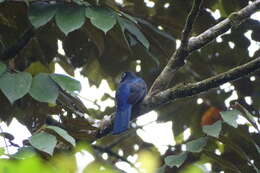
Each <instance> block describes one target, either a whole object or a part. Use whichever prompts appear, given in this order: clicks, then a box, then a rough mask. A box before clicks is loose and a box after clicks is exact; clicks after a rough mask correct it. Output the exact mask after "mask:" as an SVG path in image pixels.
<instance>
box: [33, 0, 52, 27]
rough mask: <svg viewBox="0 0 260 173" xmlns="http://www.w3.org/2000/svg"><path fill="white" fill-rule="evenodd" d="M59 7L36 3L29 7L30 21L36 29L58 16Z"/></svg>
mask: <svg viewBox="0 0 260 173" xmlns="http://www.w3.org/2000/svg"><path fill="white" fill-rule="evenodd" d="M56 11H57V5H56V4H49V3H46V2H35V3H32V4H31V5H30V7H29V12H28V16H29V20H30V21H31V23H32V25H33V26H34V27H35V28H39V27H40V26H42V25H45V24H46V23H48V22H49V21H50V20H51V19H52V18H53V16H54V15H55V14H56Z"/></svg>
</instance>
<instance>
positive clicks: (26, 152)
mask: <svg viewBox="0 0 260 173" xmlns="http://www.w3.org/2000/svg"><path fill="white" fill-rule="evenodd" d="M33 156H36V151H35V149H34V148H33V147H22V148H19V150H18V151H17V152H16V153H15V154H13V155H11V157H12V158H15V159H25V158H29V157H33Z"/></svg>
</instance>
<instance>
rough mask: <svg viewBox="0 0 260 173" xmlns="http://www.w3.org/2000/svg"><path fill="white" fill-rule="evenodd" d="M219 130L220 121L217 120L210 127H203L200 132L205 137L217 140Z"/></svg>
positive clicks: (220, 126)
mask: <svg viewBox="0 0 260 173" xmlns="http://www.w3.org/2000/svg"><path fill="white" fill-rule="evenodd" d="M221 128H222V121H221V120H219V121H217V122H215V123H214V124H212V125H205V126H203V127H202V130H203V132H204V133H206V134H207V135H209V136H213V137H216V138H218V136H219V134H220V131H221Z"/></svg>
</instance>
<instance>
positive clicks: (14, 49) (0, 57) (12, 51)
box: [0, 27, 34, 61]
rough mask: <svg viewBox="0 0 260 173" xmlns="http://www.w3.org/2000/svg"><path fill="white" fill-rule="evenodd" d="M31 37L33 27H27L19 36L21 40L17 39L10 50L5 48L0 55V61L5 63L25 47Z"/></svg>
mask: <svg viewBox="0 0 260 173" xmlns="http://www.w3.org/2000/svg"><path fill="white" fill-rule="evenodd" d="M33 36H34V29H33V27H29V28H28V29H27V30H26V31H25V32H24V34H23V35H22V36H21V38H20V39H18V41H17V43H16V44H14V45H13V46H11V47H10V48H7V49H6V50H5V51H4V52H3V53H2V54H1V55H0V60H2V61H6V60H9V59H11V58H13V57H14V56H16V55H17V54H18V53H19V52H20V51H21V50H22V49H23V48H24V47H25V46H26V45H27V43H28V42H29V41H30V40H31V39H32V37H33Z"/></svg>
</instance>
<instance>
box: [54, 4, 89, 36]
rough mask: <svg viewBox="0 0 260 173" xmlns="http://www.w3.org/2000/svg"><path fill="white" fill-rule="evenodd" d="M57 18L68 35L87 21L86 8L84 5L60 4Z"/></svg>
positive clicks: (60, 26)
mask: <svg viewBox="0 0 260 173" xmlns="http://www.w3.org/2000/svg"><path fill="white" fill-rule="evenodd" d="M55 20H56V24H57V25H58V27H59V28H60V29H61V30H62V32H64V34H65V35H68V33H70V32H71V31H74V30H76V29H79V28H80V27H81V26H82V25H83V24H84V23H85V8H84V7H82V6H77V7H74V6H73V7H71V6H68V5H62V6H59V9H58V11H57V14H56V17H55Z"/></svg>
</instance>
